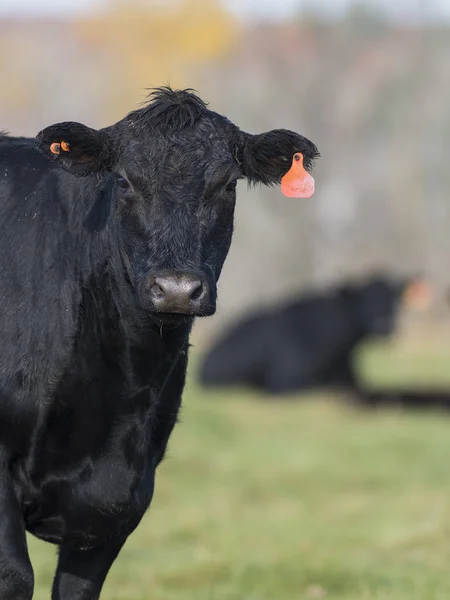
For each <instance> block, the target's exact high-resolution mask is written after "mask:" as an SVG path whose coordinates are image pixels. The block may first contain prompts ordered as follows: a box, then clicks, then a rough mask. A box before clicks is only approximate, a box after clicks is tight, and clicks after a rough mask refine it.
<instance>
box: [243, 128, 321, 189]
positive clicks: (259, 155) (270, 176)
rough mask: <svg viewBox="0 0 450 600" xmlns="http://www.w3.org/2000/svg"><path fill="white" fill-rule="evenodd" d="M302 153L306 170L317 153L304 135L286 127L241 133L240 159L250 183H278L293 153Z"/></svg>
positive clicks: (289, 166)
mask: <svg viewBox="0 0 450 600" xmlns="http://www.w3.org/2000/svg"><path fill="white" fill-rule="evenodd" d="M296 153H301V154H303V165H304V167H305V169H306V170H307V171H309V170H310V169H311V168H312V166H313V163H314V160H315V159H316V158H319V156H320V154H319V151H318V150H317V148H316V146H315V145H314V144H313V143H312V142H311V141H310V140H308V139H306V138H305V137H303V136H301V135H299V134H298V133H295V132H294V131H289V130H287V129H273V130H272V131H267V132H266V133H260V134H259V135H250V134H244V142H243V145H242V150H241V155H240V163H241V168H242V170H243V172H244V175H245V177H247V179H248V180H249V182H250V183H262V184H263V185H273V184H276V183H280V181H281V178H282V177H283V176H284V175H286V173H287V172H288V171H289V169H290V168H291V165H292V160H293V157H294V154H296Z"/></svg>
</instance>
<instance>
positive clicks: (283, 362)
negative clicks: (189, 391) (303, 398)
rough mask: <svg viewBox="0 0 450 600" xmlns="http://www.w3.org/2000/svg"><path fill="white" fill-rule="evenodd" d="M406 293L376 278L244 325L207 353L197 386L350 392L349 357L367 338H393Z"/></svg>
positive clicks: (258, 316) (353, 380)
mask: <svg viewBox="0 0 450 600" xmlns="http://www.w3.org/2000/svg"><path fill="white" fill-rule="evenodd" d="M415 285H416V284H415ZM408 289H411V286H410V285H409V282H406V281H404V282H401V281H390V280H389V279H388V278H387V277H384V276H382V275H376V276H373V277H372V278H371V279H369V280H368V281H366V282H363V283H360V284H358V283H354V284H353V283H349V284H346V285H343V286H341V287H338V288H336V289H332V290H328V291H326V292H322V293H316V294H310V295H305V296H302V297H301V298H299V299H295V300H293V301H292V302H289V303H286V304H283V305H282V306H278V307H276V308H272V309H268V310H261V311H260V312H257V313H256V314H252V315H250V316H248V317H245V318H244V319H242V320H241V321H239V322H238V323H237V324H235V325H234V326H233V327H231V328H230V329H229V330H227V331H225V333H224V335H223V336H222V337H220V338H219V339H218V341H217V342H216V343H215V344H214V345H213V346H212V348H211V349H210V350H209V352H207V354H206V356H205V358H204V361H203V364H202V365H201V369H200V381H201V383H202V384H203V385H205V386H231V385H239V386H248V387H252V388H255V389H258V390H262V391H265V392H268V393H271V394H282V393H291V392H294V391H300V390H306V389H310V388H314V387H318V386H341V387H342V388H345V389H354V388H355V387H356V386H357V384H358V382H357V377H356V374H355V369H354V366H353V354H354V350H355V349H356V347H357V346H358V344H360V343H361V342H362V341H363V340H365V339H367V338H368V337H369V336H386V335H389V334H391V333H392V332H393V330H394V327H395V317H396V313H397V308H398V305H399V303H400V299H401V298H402V296H403V295H404V294H405V292H406V291H407V290H408Z"/></svg>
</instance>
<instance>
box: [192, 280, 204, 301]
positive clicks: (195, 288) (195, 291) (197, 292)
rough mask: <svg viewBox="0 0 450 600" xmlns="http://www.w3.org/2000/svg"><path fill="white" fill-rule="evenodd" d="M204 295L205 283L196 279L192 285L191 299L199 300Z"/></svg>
mask: <svg viewBox="0 0 450 600" xmlns="http://www.w3.org/2000/svg"><path fill="white" fill-rule="evenodd" d="M202 295H203V283H202V282H201V281H195V282H194V283H193V285H192V290H191V300H198V299H199V298H200V297H201V296H202Z"/></svg>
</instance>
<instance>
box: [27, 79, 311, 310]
mask: <svg viewBox="0 0 450 600" xmlns="http://www.w3.org/2000/svg"><path fill="white" fill-rule="evenodd" d="M37 145H38V148H39V149H40V150H41V152H43V153H44V154H46V155H47V156H48V157H49V158H51V159H52V160H54V161H55V162H58V163H59V164H60V166H61V167H63V168H64V169H66V170H67V171H69V172H71V173H73V174H74V175H77V176H82V177H83V176H89V175H94V174H96V175H98V174H99V173H100V174H104V176H105V177H110V178H111V179H112V181H113V182H114V183H113V190H114V191H113V194H114V201H115V207H116V212H115V214H116V215H117V218H118V220H119V224H120V232H121V244H122V247H123V250H124V252H125V254H126V257H127V261H126V262H127V265H128V269H129V277H130V280H131V281H132V283H133V285H134V287H135V290H136V292H137V297H138V300H139V303H140V305H141V306H142V307H144V308H145V309H147V310H148V311H150V312H151V313H153V314H157V315H159V318H160V319H161V320H162V321H164V319H170V318H172V317H173V315H185V316H186V315H187V316H203V315H211V314H213V313H214V311H215V307H216V283H217V280H218V278H219V275H220V272H221V269H222V266H223V263H224V260H225V258H226V255H227V253H228V250H229V247H230V243H231V236H232V231H233V215H234V207H235V200H236V184H237V181H238V180H239V179H242V178H246V179H247V180H248V181H249V182H250V183H262V184H265V185H272V184H275V183H279V182H280V179H281V178H282V176H283V175H284V174H285V173H286V172H287V171H288V170H289V168H290V166H291V163H292V160H293V155H294V154H295V153H299V152H300V153H302V155H303V162H304V166H305V168H306V169H307V170H309V169H310V168H311V166H312V163H313V161H314V159H315V158H316V157H317V156H318V151H317V148H316V147H315V145H314V144H313V143H312V142H310V141H309V140H307V139H306V138H304V137H302V136H300V135H298V134H296V133H294V132H291V131H286V130H274V131H269V132H267V133H263V134H260V135H249V134H246V133H244V132H242V131H240V130H239V128H238V127H236V126H235V125H233V124H232V123H231V122H230V121H228V120H227V119H226V118H225V117H222V116H221V115H218V114H217V113H214V112H212V111H210V110H209V109H208V108H207V107H206V105H205V104H204V102H203V101H202V100H200V98H198V96H196V95H195V94H193V93H191V92H190V91H173V90H171V89H168V88H167V89H166V88H165V89H160V90H157V91H156V92H155V93H154V94H153V95H152V97H151V100H150V102H149V104H148V105H147V106H145V107H144V108H142V109H140V110H137V111H135V112H132V113H130V114H129V115H128V116H127V117H125V118H124V119H123V120H122V121H120V122H118V123H116V124H115V125H113V126H111V127H107V128H106V129H102V130H99V131H97V130H94V129H91V128H89V127H86V126H85V125H81V124H79V123H72V122H68V123H60V124H57V125H52V126H50V127H48V128H46V129H44V130H43V131H42V132H40V133H39V135H38V136H37Z"/></svg>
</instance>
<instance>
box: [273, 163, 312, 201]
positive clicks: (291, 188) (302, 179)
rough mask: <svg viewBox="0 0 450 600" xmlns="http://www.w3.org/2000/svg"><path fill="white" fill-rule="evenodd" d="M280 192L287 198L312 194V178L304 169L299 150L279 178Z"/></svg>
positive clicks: (305, 196)
mask: <svg viewBox="0 0 450 600" xmlns="http://www.w3.org/2000/svg"><path fill="white" fill-rule="evenodd" d="M281 192H282V193H283V194H284V195H285V196H287V197H288V198H309V197H310V196H312V195H313V194H314V179H313V178H312V177H311V175H310V174H309V173H308V172H307V171H305V167H304V166H303V154H302V153H301V152H296V153H295V154H294V156H293V158H292V165H291V168H290V169H289V171H288V172H287V173H286V175H284V177H283V178H282V179H281Z"/></svg>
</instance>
